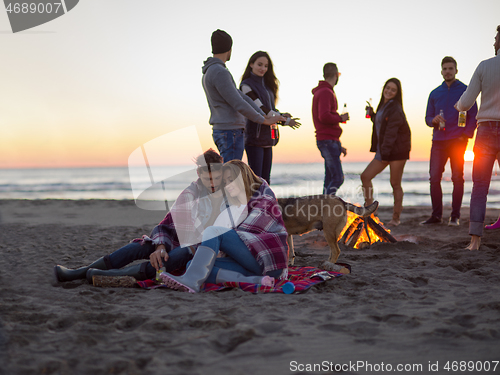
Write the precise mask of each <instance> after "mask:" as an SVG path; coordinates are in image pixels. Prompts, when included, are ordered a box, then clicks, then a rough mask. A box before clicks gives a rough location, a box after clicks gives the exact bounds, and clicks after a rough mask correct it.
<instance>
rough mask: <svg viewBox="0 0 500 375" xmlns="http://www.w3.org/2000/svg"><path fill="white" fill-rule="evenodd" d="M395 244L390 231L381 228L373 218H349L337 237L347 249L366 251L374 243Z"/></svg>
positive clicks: (378, 222) (379, 223)
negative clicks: (348, 221)
mask: <svg viewBox="0 0 500 375" xmlns="http://www.w3.org/2000/svg"><path fill="white" fill-rule="evenodd" d="M378 241H382V242H397V240H396V239H395V238H394V237H393V236H391V234H390V231H389V230H387V229H385V228H384V227H383V226H382V223H381V222H380V221H379V220H378V219H377V218H376V217H374V216H371V217H361V216H356V215H355V218H353V217H351V218H350V223H349V224H347V225H346V228H345V230H344V232H343V233H342V235H341V236H340V237H339V242H340V243H343V244H345V245H347V246H349V247H353V248H358V249H366V248H368V247H370V244H372V243H374V242H378Z"/></svg>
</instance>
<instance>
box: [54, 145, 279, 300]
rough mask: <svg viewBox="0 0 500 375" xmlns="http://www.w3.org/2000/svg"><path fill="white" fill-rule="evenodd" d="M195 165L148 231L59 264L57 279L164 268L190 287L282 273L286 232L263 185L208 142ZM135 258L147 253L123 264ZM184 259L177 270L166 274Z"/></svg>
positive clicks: (168, 277) (268, 281)
mask: <svg viewBox="0 0 500 375" xmlns="http://www.w3.org/2000/svg"><path fill="white" fill-rule="evenodd" d="M196 165H197V173H198V179H197V180H196V181H194V182H192V183H191V185H190V186H188V187H187V188H186V189H185V190H184V191H183V192H182V193H181V194H180V195H179V197H178V198H177V200H176V201H175V203H174V205H173V206H172V209H171V210H170V212H169V213H167V215H166V216H165V218H164V219H163V220H162V221H161V222H160V223H159V224H158V225H157V226H156V227H155V228H154V229H153V231H152V232H151V234H150V235H149V236H146V235H145V236H143V237H142V238H141V239H136V240H133V241H132V242H130V243H129V244H127V245H125V246H123V247H121V248H120V249H118V250H116V251H114V252H112V253H111V254H108V255H105V256H103V257H102V258H99V259H97V260H96V261H94V262H93V263H92V264H90V265H88V266H85V267H80V268H78V269H68V268H66V267H63V266H60V265H57V266H55V268H54V272H55V275H56V278H57V280H58V281H60V282H62V281H70V280H76V279H84V278H87V280H88V281H89V282H90V283H91V282H92V277H93V276H96V275H105V276H125V275H128V276H133V277H135V278H136V279H137V280H146V279H151V278H154V277H155V274H156V271H157V270H159V269H161V268H164V269H165V273H163V275H164V281H165V284H166V285H167V286H169V287H170V288H172V289H178V290H182V291H189V292H192V293H193V292H199V291H200V288H201V286H202V284H203V283H205V282H209V283H222V282H248V283H255V284H263V285H268V286H273V285H274V280H275V278H284V277H286V276H287V265H288V245H287V242H286V240H287V236H288V235H287V231H286V228H285V225H284V223H283V218H282V216H281V211H280V209H279V206H278V203H277V201H276V197H275V195H274V193H273V191H272V190H271V188H270V187H269V185H268V184H267V183H266V182H265V181H264V180H263V179H262V178H260V177H258V176H257V175H255V173H253V171H252V170H251V169H250V167H248V165H246V164H245V163H243V162H242V161H239V160H232V161H229V162H227V163H225V164H223V163H222V158H221V157H220V155H219V154H217V153H216V152H215V151H213V150H212V149H210V150H208V151H206V152H205V153H203V154H202V155H200V156H198V157H197V158H196ZM139 259H149V261H146V262H142V263H139V264H134V265H131V266H128V267H125V266H127V265H128V264H130V263H131V262H133V261H136V260H139ZM188 262H190V264H188ZM187 264H188V266H187V269H186V272H185V273H184V274H183V275H182V276H174V275H172V274H171V273H172V272H174V271H176V270H180V269H183V268H184V267H186V265H187ZM122 267H125V268H122Z"/></svg>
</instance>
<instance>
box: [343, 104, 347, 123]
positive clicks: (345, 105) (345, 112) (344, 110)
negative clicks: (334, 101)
mask: <svg viewBox="0 0 500 375" xmlns="http://www.w3.org/2000/svg"><path fill="white" fill-rule="evenodd" d="M347 113H348V112H347V104H346V103H344V109H343V110H342V114H343V115H345V114H347ZM345 123H347V120H346V121H342V124H345Z"/></svg>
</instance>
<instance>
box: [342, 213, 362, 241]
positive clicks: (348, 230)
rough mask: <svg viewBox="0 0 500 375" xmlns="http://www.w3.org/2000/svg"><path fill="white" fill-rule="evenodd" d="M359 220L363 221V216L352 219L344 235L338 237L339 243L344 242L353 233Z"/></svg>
mask: <svg viewBox="0 0 500 375" xmlns="http://www.w3.org/2000/svg"><path fill="white" fill-rule="evenodd" d="M361 221H363V218H361V217H357V218H356V219H354V221H353V222H352V223H351V225H349V228H347V230H346V231H345V232H344V235H343V236H342V238H341V239H340V242H341V243H343V244H345V243H346V241H347V240H348V239H349V237H351V235H352V234H353V233H354V231H355V230H356V228H357V227H358V224H359V223H360V222H361Z"/></svg>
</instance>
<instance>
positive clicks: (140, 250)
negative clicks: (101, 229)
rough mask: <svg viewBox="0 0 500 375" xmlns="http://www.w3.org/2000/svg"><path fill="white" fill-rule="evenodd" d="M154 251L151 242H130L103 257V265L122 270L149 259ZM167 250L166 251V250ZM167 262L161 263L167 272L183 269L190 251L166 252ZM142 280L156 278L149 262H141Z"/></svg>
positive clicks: (190, 256)
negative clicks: (136, 262) (130, 264)
mask: <svg viewBox="0 0 500 375" xmlns="http://www.w3.org/2000/svg"><path fill="white" fill-rule="evenodd" d="M155 250H156V245H154V244H152V243H151V242H145V243H144V245H141V243H140V242H131V243H129V244H128V245H125V246H123V247H121V248H120V249H118V250H116V251H114V252H112V253H111V254H109V255H106V256H105V257H104V263H105V264H106V266H107V267H108V269H117V268H122V267H125V266H126V265H128V264H129V263H132V262H133V261H136V260H139V259H149V255H150V254H151V253H153V252H154V251H155ZM167 250H168V249H167ZM168 256H169V258H168V260H167V261H166V262H163V266H164V267H165V270H166V271H167V272H173V271H175V270H177V269H180V268H184V267H185V266H186V264H187V262H188V261H189V260H190V259H191V258H192V257H193V254H192V253H191V250H190V249H189V248H187V247H176V248H175V249H173V250H170V251H169V252H168ZM140 273H141V276H143V280H146V279H152V278H154V277H155V276H156V269H155V268H154V267H153V266H152V265H151V263H150V262H143V263H142V264H141V269H140Z"/></svg>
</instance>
